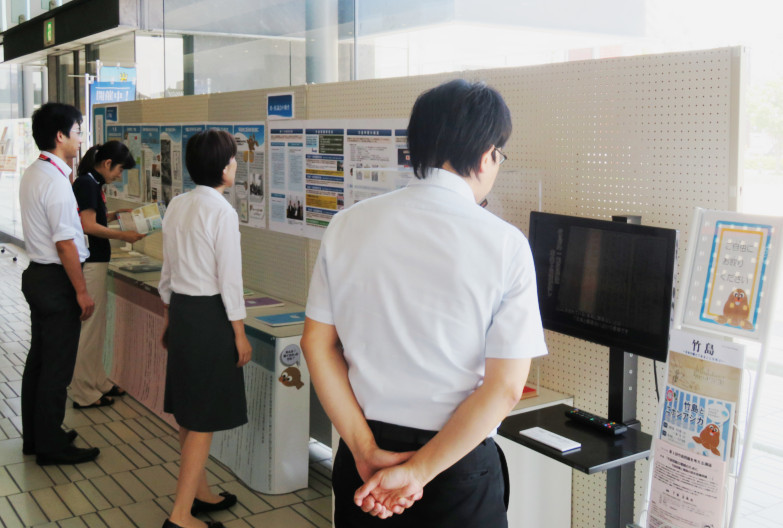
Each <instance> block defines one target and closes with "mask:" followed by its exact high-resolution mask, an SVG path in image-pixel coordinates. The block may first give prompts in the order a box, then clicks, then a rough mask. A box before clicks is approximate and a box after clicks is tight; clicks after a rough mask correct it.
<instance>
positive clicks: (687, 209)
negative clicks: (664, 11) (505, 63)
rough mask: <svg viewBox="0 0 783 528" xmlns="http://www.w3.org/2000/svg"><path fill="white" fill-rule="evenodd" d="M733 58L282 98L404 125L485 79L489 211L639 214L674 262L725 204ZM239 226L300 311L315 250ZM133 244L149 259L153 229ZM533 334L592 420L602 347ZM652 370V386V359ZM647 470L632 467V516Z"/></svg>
mask: <svg viewBox="0 0 783 528" xmlns="http://www.w3.org/2000/svg"><path fill="white" fill-rule="evenodd" d="M743 64H744V61H743V50H742V49H741V48H722V49H716V50H706V51H696V52H685V53H672V54H661V55H649V56H640V57H627V58H617V59H603V60H592V61H583V62H570V63H562V64H551V65H544V66H535V67H525V68H508V69H497V70H483V71H469V72H457V73H448V74H438V75H430V76H423V77H407V78H398V79H383V80H367V81H354V82H345V83H333V84H323V85H309V86H302V87H296V88H292V89H291V88H286V89H285V90H282V91H292V90H293V91H295V94H296V96H295V97H296V107H295V108H296V116H295V117H296V118H298V119H329V118H335V119H336V118H376V117H383V118H406V117H407V116H408V114H409V113H410V109H411V107H412V105H413V102H414V101H415V99H416V97H417V96H418V94H420V93H421V92H422V91H424V90H426V89H428V88H431V87H434V86H436V85H438V84H440V83H441V82H443V81H446V80H450V79H453V78H458V77H464V78H467V79H469V80H483V81H486V82H487V83H488V84H490V85H492V86H494V87H495V88H497V89H498V90H499V91H500V92H501V93H502V94H503V96H504V97H505V98H506V101H507V102H508V105H509V107H510V109H511V114H512V118H513V121H514V132H513V134H512V136H511V139H510V141H509V143H508V145H506V147H505V148H504V152H505V153H507V154H508V156H509V161H508V162H507V163H505V164H504V165H503V170H502V171H501V173H500V175H499V177H498V180H497V183H496V185H495V188H494V190H493V191H492V193H491V194H490V196H489V197H488V199H489V206H488V209H489V210H491V211H492V212H494V213H496V214H498V215H499V216H501V217H502V218H504V219H506V220H507V221H509V222H511V223H512V224H514V225H516V226H517V227H519V229H521V230H522V231H523V232H525V233H527V230H528V221H529V220H528V219H529V213H530V211H531V210H538V209H541V210H543V211H547V212H553V213H562V214H571V215H579V216H589V217H594V218H603V219H609V218H610V217H611V216H612V215H615V214H629V215H641V216H642V222H643V223H645V224H649V225H655V226H661V227H668V228H674V229H678V230H679V231H680V249H681V250H680V259H682V255H684V253H685V248H686V247H687V243H688V238H689V233H688V228H689V225H690V220H691V216H692V212H693V208H694V207H703V208H708V209H718V210H736V207H737V201H738V197H739V190H740V189H741V182H740V181H739V176H738V174H739V169H738V167H739V162H740V160H739V155H738V144H739V132H740V130H741V123H740V115H741V111H740V102H741V100H742V82H741V81H742V79H743V77H742V75H741V70H742V68H743ZM274 91H275V90H255V91H250V92H235V93H230V94H218V95H212V96H208V98H207V99H204V97H207V96H200V97H202V99H199V96H196V97H184V98H176V99H165V100H157V101H155V100H152V101H141V102H133V103H122V104H121V105H120V107H121V111H120V116H121V118H122V121H123V123H127V124H130V123H139V122H145V123H164V122H194V121H203V120H215V121H224V122H225V121H232V120H236V121H240V120H254V119H256V120H257V119H263V118H265V115H264V112H265V108H266V105H265V97H266V94H267V93H270V92H274ZM277 91H281V90H277ZM136 108H138V111H137V110H136ZM241 229H242V237H243V267H244V270H243V274H244V278H245V281H246V284H247V285H248V286H249V287H252V288H254V289H260V290H262V291H265V292H267V293H270V294H273V295H279V296H280V297H282V298H284V299H286V300H289V301H293V302H298V303H304V301H305V300H306V294H307V286H308V281H309V276H310V273H311V271H312V269H313V266H314V262H315V258H316V256H317V252H318V248H319V245H320V244H319V242H318V241H315V240H309V239H305V238H298V237H292V236H288V235H282V234H279V233H273V232H270V231H266V230H256V229H247V228H241ZM140 249H142V250H145V251H148V252H149V253H150V254H153V255H159V254H160V239H159V235H155V236H153V237H149V239H148V240H146V241H145V243H144V247H143V248H140ZM546 338H547V344H548V346H549V351H550V354H549V356H547V357H546V358H544V359H541V360H539V361H538V363H539V365H540V369H541V370H540V376H541V378H540V380H541V384H542V385H543V386H545V387H548V388H551V389H554V390H557V391H560V392H563V393H566V394H571V395H573V396H574V398H575V405H577V406H579V407H581V408H584V409H586V410H588V411H591V412H594V413H597V414H600V415H604V416H605V415H606V414H607V398H608V386H607V384H608V350H607V349H606V348H605V347H600V346H596V345H592V344H590V343H586V342H583V341H580V340H577V339H573V338H569V337H566V336H561V335H558V334H555V333H553V332H547V335H546ZM658 370H659V372H658V374H659V376H661V378H660V379H659V382H662V374H663V365H661V368H660V369H658ZM654 383H655V380H654V378H653V365H652V362H651V361H650V360H647V359H644V358H642V359H640V361H639V391H638V397H637V401H638V418H639V420H640V421H641V422H642V429H643V430H644V431H645V432H651V431H653V430H654V423H655V420H656V409H657V402H656V396H655V388H654ZM647 466H648V464H647V462H646V461H642V462H638V463H637V473H636V501H635V504H636V515H637V516H638V515H639V513H640V511H639V508H640V507H641V506H640V505H641V504H643V500H642V495H643V493H644V489H645V482H646V470H647ZM536 477H537V478H545V476H543V475H538V476H536ZM605 487H606V482H605V476H604V475H603V474H597V475H591V476H588V475H585V474H582V473H579V472H574V477H573V488H572V489H573V491H572V493H573V497H572V512H573V513H572V526H573V527H575V528H594V527H596V526H603V525H604V490H605Z"/></svg>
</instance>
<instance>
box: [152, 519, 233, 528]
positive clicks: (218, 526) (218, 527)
mask: <svg viewBox="0 0 783 528" xmlns="http://www.w3.org/2000/svg"><path fill="white" fill-rule="evenodd" d="M162 528H182V526H180V525H178V524H174V523H173V522H171V521H170V520H168V519H166V520H165V521H163V526H162ZM207 528H225V526H223V523H222V522H217V521H211V522H208V523H207Z"/></svg>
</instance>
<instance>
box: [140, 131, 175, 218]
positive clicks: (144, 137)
mask: <svg viewBox="0 0 783 528" xmlns="http://www.w3.org/2000/svg"><path fill="white" fill-rule="evenodd" d="M141 160H142V177H141V181H142V196H143V198H142V201H144V202H157V201H162V202H163V203H165V204H166V205H168V203H169V202H170V201H171V185H169V188H168V191H169V195H168V196H165V195H164V192H163V182H162V180H161V176H160V127H159V126H158V125H142V127H141Z"/></svg>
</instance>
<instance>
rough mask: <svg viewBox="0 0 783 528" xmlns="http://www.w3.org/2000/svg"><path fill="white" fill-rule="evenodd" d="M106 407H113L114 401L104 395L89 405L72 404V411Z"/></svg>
mask: <svg viewBox="0 0 783 528" xmlns="http://www.w3.org/2000/svg"><path fill="white" fill-rule="evenodd" d="M107 405H114V400H112V399H111V398H110V397H108V396H105V395H104V396H101V397H100V399H99V400H98V401H97V402H95V403H91V404H89V405H81V404H79V403H76V402H73V408H74V409H90V408H92V407H106V406H107Z"/></svg>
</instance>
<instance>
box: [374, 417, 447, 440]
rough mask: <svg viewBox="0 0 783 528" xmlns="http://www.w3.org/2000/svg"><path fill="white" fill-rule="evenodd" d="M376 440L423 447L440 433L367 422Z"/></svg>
mask: <svg viewBox="0 0 783 528" xmlns="http://www.w3.org/2000/svg"><path fill="white" fill-rule="evenodd" d="M367 425H369V426H370V430H371V431H372V434H373V436H374V437H375V440H376V441H377V440H380V439H384V440H389V441H391V442H403V443H406V444H415V445H419V446H423V445H424V444H426V443H427V442H429V441H430V440H432V437H434V436H435V435H436V434H438V431H427V430H425V429H416V428H415V427H405V426H404V425H395V424H390V423H386V422H379V421H376V420H367Z"/></svg>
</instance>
